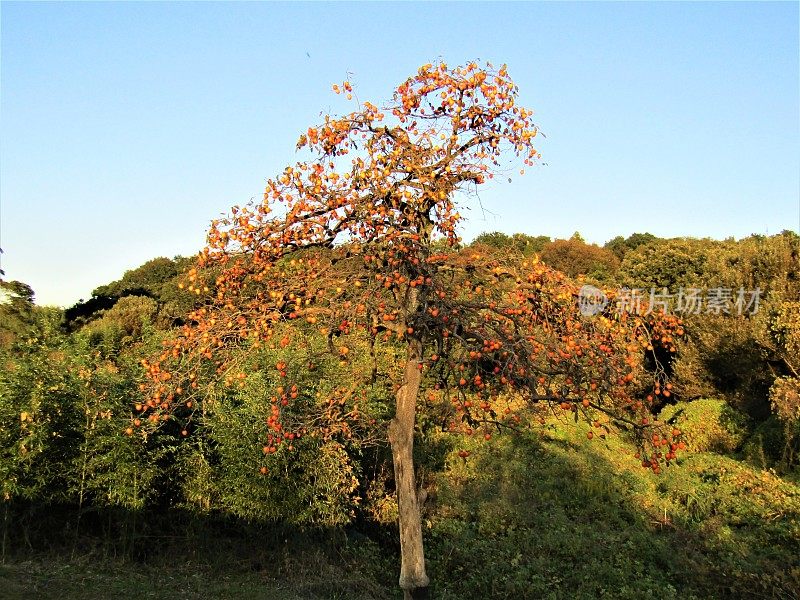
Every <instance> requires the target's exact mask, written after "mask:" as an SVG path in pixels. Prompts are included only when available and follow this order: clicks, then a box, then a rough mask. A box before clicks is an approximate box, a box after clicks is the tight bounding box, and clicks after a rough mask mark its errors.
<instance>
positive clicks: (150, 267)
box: [64, 256, 193, 330]
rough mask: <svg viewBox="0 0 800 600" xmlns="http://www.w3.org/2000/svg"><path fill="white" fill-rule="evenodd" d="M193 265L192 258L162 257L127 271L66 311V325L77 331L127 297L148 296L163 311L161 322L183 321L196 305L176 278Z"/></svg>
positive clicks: (168, 323)
mask: <svg viewBox="0 0 800 600" xmlns="http://www.w3.org/2000/svg"><path fill="white" fill-rule="evenodd" d="M191 264H193V259H191V258H185V257H181V256H176V257H175V258H172V259H169V258H165V257H159V258H154V259H152V260H149V261H147V262H146V263H144V264H143V265H141V266H139V267H137V268H135V269H132V270H130V271H126V272H125V274H124V275H123V276H122V278H121V279H119V280H117V281H113V282H111V283H108V284H105V285H101V286H98V287H97V288H95V289H94V291H93V292H92V297H91V298H90V299H89V300H86V301H83V300H81V301H79V302H78V303H76V304H75V305H74V306H71V307H70V308H68V309H67V310H66V311H65V313H64V319H65V323H66V325H67V328H68V329H70V330H74V329H77V328H79V327H81V326H83V325H85V324H86V323H88V322H90V321H91V320H93V319H96V318H98V317H100V316H101V315H102V314H103V311H106V310H108V309H110V308H112V307H113V306H114V305H115V304H116V302H117V301H118V300H119V299H120V298H124V297H126V296H146V297H148V298H152V299H153V300H155V301H156V302H157V303H158V305H159V308H160V309H161V312H162V313H163V319H161V322H162V323H161V324H162V325H164V326H170V325H172V324H173V323H174V322H176V321H180V320H181V318H182V317H183V316H184V315H185V314H186V313H187V312H188V311H189V310H190V309H191V308H193V299H192V298H191V296H190V295H188V294H186V293H184V292H182V291H181V290H179V288H178V285H177V277H178V276H179V275H180V274H182V273H183V272H184V271H185V270H186V268H188V266H189V265H191Z"/></svg>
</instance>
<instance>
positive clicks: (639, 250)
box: [619, 238, 721, 293]
mask: <svg viewBox="0 0 800 600" xmlns="http://www.w3.org/2000/svg"><path fill="white" fill-rule="evenodd" d="M717 244H718V242H713V241H712V240H697V239H691V238H677V239H672V240H661V241H659V242H657V243H653V242H651V243H646V244H641V245H639V246H638V247H636V248H635V249H632V250H630V251H628V252H626V253H625V255H624V256H625V257H624V259H623V260H622V264H621V265H620V268H619V276H620V280H621V282H622V284H623V285H626V286H628V287H631V288H643V289H646V290H649V289H650V288H656V289H661V288H664V287H666V288H667V290H669V291H670V292H672V293H676V292H677V291H678V289H679V288H681V287H683V288H692V287H696V288H700V287H703V285H704V284H705V283H706V276H705V275H706V263H707V261H708V254H709V252H710V251H711V250H712V249H713V248H714V247H715V246H716V245H717ZM717 285H721V284H720V283H717Z"/></svg>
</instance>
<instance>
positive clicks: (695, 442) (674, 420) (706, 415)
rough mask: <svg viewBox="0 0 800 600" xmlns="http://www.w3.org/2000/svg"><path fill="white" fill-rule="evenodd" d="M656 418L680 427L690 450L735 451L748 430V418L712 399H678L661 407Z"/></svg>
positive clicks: (723, 402) (724, 403)
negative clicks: (691, 400)
mask: <svg viewBox="0 0 800 600" xmlns="http://www.w3.org/2000/svg"><path fill="white" fill-rule="evenodd" d="M658 418H659V420H661V421H667V422H669V423H671V424H674V425H675V426H676V427H677V428H678V429H680V430H681V432H682V435H681V438H682V439H683V441H684V442H685V443H686V446H687V448H688V449H689V450H692V451H694V452H721V453H731V452H735V451H737V450H738V449H739V448H741V446H742V444H743V443H744V441H745V439H747V436H748V433H749V420H748V418H747V417H746V416H745V415H743V414H742V413H740V412H738V411H737V410H735V409H734V408H732V407H731V406H729V405H728V403H727V402H725V401H724V400H718V399H714V398H701V399H700V400H695V401H693V402H678V403H677V404H675V405H673V406H667V407H665V408H664V409H663V410H662V411H661V413H660V414H659V417H658Z"/></svg>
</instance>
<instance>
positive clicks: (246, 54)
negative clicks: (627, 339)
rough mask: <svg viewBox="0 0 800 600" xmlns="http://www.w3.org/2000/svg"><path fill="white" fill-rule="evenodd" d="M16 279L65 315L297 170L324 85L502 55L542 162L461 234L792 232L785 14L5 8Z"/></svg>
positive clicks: (380, 85) (564, 6) (9, 266)
mask: <svg viewBox="0 0 800 600" xmlns="http://www.w3.org/2000/svg"><path fill="white" fill-rule="evenodd" d="M0 19H2V31H1V32H0V33H2V48H1V49H2V62H1V64H0V67H1V68H2V72H1V73H0V84H1V85H2V90H1V91H2V96H1V98H2V99H1V101H0V102H1V105H0V127H2V138H1V139H0V202H2V215H1V219H2V221H0V231H1V233H2V239H1V240H0V246H2V248H3V249H4V251H5V254H4V255H3V262H2V266H3V269H4V270H5V271H6V278H7V279H18V280H21V281H25V282H26V283H28V284H30V285H31V286H32V287H33V288H34V290H35V291H36V293H37V300H38V302H39V303H42V304H60V305H69V304H72V303H73V302H75V301H76V300H78V299H79V298H88V297H89V296H90V294H91V290H92V289H93V288H94V287H96V286H97V285H100V284H102V283H106V282H108V281H111V280H114V279H117V278H119V277H120V276H121V275H122V273H123V272H124V271H125V270H126V269H130V268H134V267H136V266H138V265H139V264H141V263H142V262H144V261H145V260H147V259H149V258H153V257H156V256H173V255H176V254H193V253H194V252H196V251H197V250H199V249H200V248H201V247H202V245H203V240H204V234H205V230H206V228H207V226H208V223H209V221H210V220H211V219H212V218H214V217H216V216H218V215H219V214H220V213H222V212H225V211H227V209H228V208H229V207H230V206H232V205H234V204H244V203H246V202H247V201H248V200H249V199H250V198H252V197H259V196H260V195H261V193H262V191H263V186H264V182H265V180H266V178H267V177H269V176H271V175H273V174H275V173H277V172H278V171H280V170H282V169H283V167H284V166H285V165H286V164H289V163H291V162H293V161H294V159H295V151H294V145H295V143H296V141H297V138H298V136H299V134H300V133H301V132H302V131H304V130H305V129H306V128H307V127H308V126H309V125H312V124H315V123H317V122H319V120H320V113H321V111H326V112H327V111H333V112H340V111H342V110H345V108H346V104H344V103H343V102H344V101H343V99H342V98H340V97H337V96H335V95H334V94H332V93H331V91H330V86H331V84H332V83H333V82H339V81H341V80H342V79H344V78H345V77H346V76H347V74H348V73H351V74H352V78H353V81H354V82H355V83H356V85H357V91H358V94H359V97H360V98H362V99H369V100H371V101H373V102H374V103H378V102H379V101H381V100H384V99H387V98H388V97H389V96H390V95H391V91H392V89H393V87H394V86H396V85H397V84H399V83H400V82H402V81H403V80H404V79H405V78H406V77H408V76H409V75H411V74H412V73H414V72H415V71H416V69H417V68H418V67H419V66H420V65H421V64H424V63H426V62H430V61H432V60H436V59H438V58H441V59H443V60H445V61H446V62H447V63H448V64H453V65H455V64H461V63H465V62H467V61H469V60H473V59H482V60H491V61H492V62H494V63H496V64H502V63H507V64H508V65H509V72H510V73H511V75H512V77H513V78H514V79H515V81H516V83H517V84H518V85H519V88H520V94H521V102H522V104H524V105H526V106H528V107H531V108H533V109H534V110H535V111H536V118H537V122H538V124H539V126H540V127H541V129H542V130H543V131H544V132H545V134H546V135H547V138H546V139H545V140H543V142H541V146H540V150H541V152H542V154H543V161H544V162H546V163H547V164H546V166H540V167H537V168H535V169H529V170H528V174H526V176H525V177H522V178H516V179H514V181H513V182H512V183H511V184H502V185H499V184H493V187H492V188H489V189H487V190H485V191H482V192H481V205H482V206H483V210H482V209H481V208H480V206H479V205H478V204H477V203H474V202H473V203H472V204H471V205H470V206H471V210H468V211H466V214H467V216H468V219H469V220H468V222H467V223H466V224H465V227H464V230H463V236H464V238H465V239H467V240H469V239H471V238H473V237H474V236H475V235H477V234H478V233H480V232H481V231H493V230H500V231H505V232H507V233H514V232H524V233H529V234H535V235H538V234H545V235H550V236H553V237H568V236H570V235H571V234H572V233H573V232H574V231H576V230H577V231H580V232H581V234H583V236H584V237H585V238H586V239H587V240H589V241H592V242H597V243H603V242H605V241H606V240H608V239H610V238H611V237H614V236H615V235H620V234H621V235H628V234H630V233H633V232H636V231H639V232H642V231H650V232H652V233H654V234H657V235H660V236H684V235H688V236H699V237H706V236H708V237H715V238H724V237H728V236H735V237H742V236H746V235H749V234H751V233H777V232H779V231H780V230H782V229H794V230H797V229H798V227H799V226H800V224H799V221H800V206H799V203H800V200H799V199H798V198H799V196H800V143H799V142H800V121H799V119H800V116H799V115H800V109H799V107H798V90H799V89H800V84H799V82H798V71H799V69H798V53H799V47H798V4H797V3H795V2H786V3H761V2H759V3H734V2H726V3H697V4H695V3H581V4H572V3H542V4H538V3H535V4H534V3H532V4H523V3H509V4H505V3H468V4H451V3H436V4H414V3H402V4H394V3H379V4H366V3H363V4H362V3H356V4H344V3H342V4H333V3H331V4H323V3H310V4H298V3H294V4H273V3H261V4H258V3H220V4H212V3H196V4H195V3H166V4H162V3H106V4H103V3H77V4H68V3H53V4H45V3H10V2H3V3H2V5H0Z"/></svg>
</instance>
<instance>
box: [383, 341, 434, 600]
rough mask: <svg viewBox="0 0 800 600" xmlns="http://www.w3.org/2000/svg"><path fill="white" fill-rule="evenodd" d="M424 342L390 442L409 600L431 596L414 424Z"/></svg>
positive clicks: (413, 346) (409, 364) (406, 381)
mask: <svg viewBox="0 0 800 600" xmlns="http://www.w3.org/2000/svg"><path fill="white" fill-rule="evenodd" d="M421 358H422V343H421V342H420V341H419V340H415V339H412V340H410V341H409V345H408V359H407V361H406V367H405V372H404V373H403V382H402V384H401V386H400V388H399V389H398V390H397V396H396V402H397V412H396V413H395V417H394V419H392V421H391V423H389V443H390V444H391V447H392V459H393V461H394V480H395V487H396V490H397V504H398V507H399V514H400V587H401V588H402V589H403V592H404V594H405V596H404V597H405V599H406V600H410V599H412V598H414V599H416V598H424V597H427V591H428V582H429V580H428V575H427V574H426V573H425V554H424V551H423V548H422V519H421V516H420V510H419V501H418V499H417V486H416V480H415V477H414V422H415V419H416V416H415V413H416V407H417V394H418V392H419V386H420V381H421V380H422V373H421V372H420V370H419V361H420V359H421Z"/></svg>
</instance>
